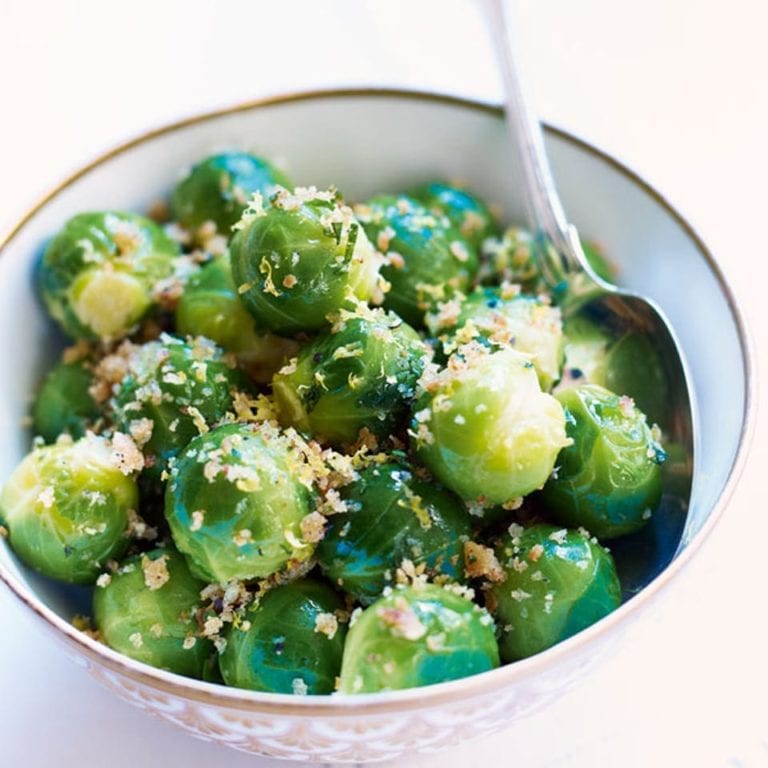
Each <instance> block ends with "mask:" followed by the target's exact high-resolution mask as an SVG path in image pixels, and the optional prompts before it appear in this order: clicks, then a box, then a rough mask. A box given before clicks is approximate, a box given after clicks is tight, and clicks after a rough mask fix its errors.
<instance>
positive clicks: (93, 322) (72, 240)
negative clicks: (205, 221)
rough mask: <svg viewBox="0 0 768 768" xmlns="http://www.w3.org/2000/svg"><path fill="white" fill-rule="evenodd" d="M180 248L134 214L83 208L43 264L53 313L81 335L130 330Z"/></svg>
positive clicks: (44, 291)
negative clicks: (87, 210)
mask: <svg viewBox="0 0 768 768" xmlns="http://www.w3.org/2000/svg"><path fill="white" fill-rule="evenodd" d="M178 252H179V249H178V246H177V245H176V243H175V242H174V241H173V240H171V239H170V238H169V237H168V236H167V235H166V234H165V233H164V232H163V230H162V229H161V228H160V227H158V226H157V224H155V223H154V222H153V221H150V220H149V219H146V218H144V217H143V216H138V215H136V214H134V213H122V212H117V211H110V212H104V213H81V214H78V215H77V216H74V217H73V218H71V219H70V220H69V221H68V222H67V223H66V224H65V225H64V227H63V228H62V230H61V231H60V232H59V233H58V234H57V235H56V237H54V238H53V240H51V242H50V243H49V244H48V246H47V247H46V249H45V251H44V252H43V256H42V258H41V260H40V263H39V265H38V282H39V286H40V292H41V295H42V298H43V301H44V302H45V306H46V307H47V309H48V312H49V313H50V315H51V317H52V318H53V319H54V320H56V322H57V323H58V324H59V325H60V326H61V328H62V329H63V330H64V332H65V333H67V334H68V335H69V336H71V337H73V338H76V339H88V340H101V341H110V340H112V339H119V338H121V337H123V336H125V335H127V334H128V333H129V332H130V331H131V330H132V329H133V328H134V327H135V326H136V324H137V323H138V322H139V321H140V320H141V319H142V318H143V317H144V316H145V315H146V314H147V312H148V311H149V309H150V308H151V307H152V306H153V303H154V298H153V289H154V287H155V285H156V284H157V283H158V281H160V280H162V279H164V278H168V277H170V276H171V275H172V274H173V271H174V263H175V262H174V259H175V257H176V256H177V255H178Z"/></svg>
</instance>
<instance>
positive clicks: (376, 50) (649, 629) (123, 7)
mask: <svg viewBox="0 0 768 768" xmlns="http://www.w3.org/2000/svg"><path fill="white" fill-rule="evenodd" d="M519 5H520V10H521V15H522V17H523V19H524V20H525V23H526V27H525V30H526V31H525V38H524V48H525V50H526V58H527V61H528V66H529V68H530V78H531V80H532V84H533V87H534V89H535V91H536V94H537V103H538V108H539V112H540V114H542V115H543V116H544V117H545V118H546V119H548V120H550V121H552V122H554V123H556V124H559V125H561V126H563V127H565V128H568V129H570V130H572V131H574V132H576V133H578V134H580V135H582V136H584V137H585V138H587V139H589V140H591V141H592V142H594V143H596V144H597V145H599V146H601V147H603V148H604V149H606V150H608V151H609V152H611V153H613V154H615V155H617V156H619V157H620V158H622V159H623V160H625V161H626V162H627V163H628V164H629V165H630V166H631V167H633V168H634V169H635V170H637V171H639V172H640V173H641V174H642V175H644V176H645V177H646V178H647V179H648V180H649V181H651V182H652V183H653V184H654V185H655V186H656V187H657V188H658V189H660V190H662V191H663V192H664V194H665V195H666V196H667V197H668V199H669V200H671V201H672V202H673V204H675V205H676V206H678V208H679V209H680V210H681V211H682V212H683V213H685V214H686V215H687V216H688V217H689V219H690V220H691V222H692V223H693V224H694V225H695V226H696V227H697V228H698V230H699V231H700V233H701V234H702V235H703V237H704V239H705V241H706V242H707V243H708V244H709V245H710V247H711V249H712V250H713V252H714V253H715V254H716V255H717V257H718V259H719V260H720V263H721V265H722V267H723V269H724V271H725V273H726V275H727V276H728V278H729V280H730V281H731V283H732V285H733V287H734V288H735V291H736V294H737V296H738V297H739V298H740V299H741V301H742V302H743V307H744V309H745V311H746V314H747V317H748V319H749V320H750V324H751V328H752V331H753V336H754V339H755V348H756V349H757V350H758V352H759V353H762V352H764V351H765V349H766V342H767V341H768V301H766V291H765V278H766V277H768V270H766V266H765V264H766V260H767V259H768V252H766V249H767V246H766V237H765V236H764V235H763V229H762V227H763V226H764V224H765V222H766V219H767V218H768V215H767V214H766V207H767V205H768V195H767V194H766V192H765V179H766V177H767V176H768V150H767V149H766V147H767V146H768V143H767V142H768V99H767V98H766V86H765V80H766V75H767V74H768V46H767V45H766V44H765V38H764V35H765V30H766V29H767V28H768V11H766V10H765V8H766V5H765V3H763V2H761V0H730V2H728V3H724V2H714V0H645V2H643V3H630V2H616V1H615V0H580V2H573V0H548V2H543V1H542V0H520V2H519ZM309 62H311V64H310V63H309ZM336 84H347V85H370V84H380V85H384V84H389V85H404V86H411V87H422V88H434V89H438V90H442V91H452V92H458V93H461V94H465V95H474V96H480V97H484V98H497V97H498V96H499V93H500V90H499V85H498V81H497V79H496V77H495V74H494V70H493V66H492V61H491V57H490V54H489V53H488V52H487V50H485V48H484V38H483V28H482V26H481V24H480V21H479V19H478V17H477V15H476V11H475V9H474V7H473V5H472V3H471V0H356V1H355V0H349V1H345V2H342V0H330V1H329V0H326V2H322V3H321V2H312V1H310V2H298V1H293V0H283V1H282V2H280V3H277V2H260V3H257V2H253V0H251V2H247V0H230V2H227V3H225V2H213V0H208V1H206V0H185V2H178V1H175V2H162V3H161V2H148V1H147V0H134V1H133V2H131V3H124V2H121V3H117V2H105V1H104V0H101V1H97V0H88V1H84V0H77V1H74V0H73V2H69V3H54V2H52V1H51V0H49V2H43V1H41V0H34V1H32V0H26V2H20V1H14V0H0V96H1V97H2V101H0V104H2V111H1V112H0V139H1V140H0V169H2V174H1V175H0V179H1V180H2V181H0V231H2V230H6V229H7V228H8V227H9V226H10V225H11V224H12V223H13V222H14V221H15V219H16V218H18V217H19V216H20V215H21V214H22V213H23V212H24V211H25V210H26V208H27V207H28V206H29V205H30V204H31V203H32V202H33V201H34V200H35V199H36V198H37V197H38V196H40V195H41V194H42V193H43V192H44V191H46V190H47V189H48V188H49V187H50V186H52V183H54V182H56V181H58V180H59V179H61V178H62V177H63V176H64V175H65V174H66V173H67V172H68V171H70V170H71V169H73V168H74V167H76V166H77V165H78V164H80V163H81V162H83V161H84V160H87V159H89V158H91V157H93V156H94V155H95V154H97V153H98V152H100V151H102V150H104V149H106V148H108V147H110V146H112V145H114V144H116V143H117V142H119V141H121V140H123V139H125V138H128V137H130V136H131V135H132V134H134V133H136V132H139V131H142V130H144V129H146V128H148V127H152V126H156V125H159V124H161V123H163V122H165V121H168V120H172V119H175V118H177V117H179V116H182V115H188V114H191V113H194V112H195V111H196V110H199V109H207V108H211V107H215V106H223V105H228V104H231V103H234V102H237V101H240V100H245V99H251V98H255V97H258V96H261V95H267V94H272V93H278V92H282V91H295V90H299V89H304V88H312V87H317V86H332V85H336ZM712 354H717V350H716V349H713V350H712ZM6 364H7V363H0V367H3V366H5V365H6ZM762 422H763V424H762V425H761V424H758V428H757V431H756V438H755V442H754V447H753V450H752V455H751V459H750V462H749V463H748V465H747V468H746V471H745V473H744V476H743V479H742V481H741V484H740V486H739V488H738V490H737V492H736V494H735V496H734V498H733V501H732V504H731V506H730V508H729V510H728V512H727V514H726V515H725V517H724V519H723V520H722V522H721V524H720V525H719V526H718V527H717V529H716V530H715V533H714V534H713V536H712V537H711V539H710V540H709V541H708V542H707V543H706V545H705V547H704V548H703V550H702V551H701V553H700V556H699V557H698V558H697V560H696V561H695V562H694V563H693V564H692V565H691V567H690V568H689V569H688V570H687V571H686V572H685V574H684V577H683V579H682V580H681V583H680V584H679V585H678V586H677V587H676V588H675V590H674V591H673V593H672V594H670V595H669V596H668V598H667V599H666V600H665V601H664V602H663V603H662V604H661V605H659V606H658V607H657V608H656V609H655V611H654V612H653V613H652V614H651V615H650V616H649V618H648V621H647V622H646V624H645V625H644V627H643V628H642V629H640V630H638V631H637V632H636V633H633V634H632V635H631V637H630V638H629V639H628V640H627V644H626V646H625V647H623V648H622V649H621V650H620V651H619V653H618V654H617V655H616V656H615V657H613V658H612V659H610V660H608V661H607V662H606V663H605V664H604V665H603V666H602V667H601V668H600V669H599V670H598V671H597V672H595V673H594V674H593V675H592V676H591V677H590V678H589V679H588V680H587V681H586V682H585V684H583V685H582V686H580V687H579V688H578V689H576V690H574V691H572V692H571V693H569V694H567V695H566V696H565V697H564V698H563V699H562V700H560V701H559V702H557V703H556V704H555V705H553V706H551V707H550V708H549V709H547V710H546V711H543V712H540V713H538V714H536V715H534V716H532V717H530V718H528V719H527V720H526V721H524V722H523V723H520V724H519V725H517V726H515V727H513V728H512V729H510V730H508V731H507V732H504V733H500V734H499V735H497V736H496V737H494V738H492V739H488V740H487V741H485V742H483V743H479V744H467V745H465V746H463V747H461V748H458V749H454V750H453V751H451V752H450V753H448V754H444V755H440V756H435V757H429V758H413V759H410V760H401V761H399V763H398V765H401V766H427V767H428V766H438V765H439V766H441V767H442V768H452V767H453V766H465V765H467V764H473V765H480V764H485V765H494V764H495V765H516V766H533V767H534V768H539V767H544V766H547V767H548V768H549V767H551V766H576V767H577V768H580V767H582V766H614V765H616V766H618V765H621V766H624V767H627V768H632V767H633V766H679V765H686V766H688V765H691V766H734V767H738V766H750V767H751V766H766V765H768V663H766V650H767V649H768V626H767V624H768V620H766V615H768V613H767V612H766V600H765V584H766V581H768V577H767V573H768V571H767V569H766V559H767V558H766V542H768V509H766V501H765V499H766V496H765V483H764V477H765V467H766V466H767V465H768V450H767V445H768V438H767V437H766V429H765V423H764V422H765V419H764V418H763V419H762ZM0 627H2V631H0V766H3V768H5V767H6V766H7V768H16V767H17V766H19V767H21V766H23V768H43V767H45V768H49V767H50V766H61V768H69V767H70V766H101V765H108V766H110V767H111V768H122V766H132V767H133V766H142V768H160V767H161V766H162V768H166V767H167V766H168V765H184V766H185V767H186V768H195V767H196V766H211V765H224V766H227V767H228V768H230V767H231V768H237V767H238V766H249V767H250V768H265V767H266V766H272V765H285V763H276V762H275V761H268V760H262V759H259V758H256V757H250V756H247V755H242V754H238V753H235V752H231V751H229V750H227V749H224V748H221V747H217V746H214V745H211V744H206V743H204V742H201V741H197V740H195V739H193V738H191V737H189V736H187V735H186V734H184V733H182V732H181V731H178V730H176V729H175V728H173V727H172V726H170V725H166V724H164V723H160V722H158V721H155V720H153V719H151V718H149V717H148V716H147V715H145V714H143V713H142V712H139V711H138V710H135V709H133V708H132V707H130V706H129V705H127V704H123V703H122V702H120V701H118V700H117V699H115V698H114V697H113V696H112V695H111V694H108V693H106V692H105V691H104V690H102V689H101V688H100V687H99V686H98V685H97V684H96V683H95V682H93V681H92V680H91V679H90V678H89V677H88V676H87V674H86V673H85V672H83V671H82V670H80V669H79V668H77V667H76V666H75V665H73V664H71V663H70V662H69V661H68V660H66V659H65V658H64V657H63V656H62V655H61V654H60V653H59V649H58V648H57V646H56V644H55V643H54V642H53V641H52V640H50V639H49V638H48V637H46V636H44V635H42V634H40V633H39V631H38V629H37V628H36V627H35V626H33V625H32V623H31V622H30V621H29V620H28V619H27V618H26V617H25V616H24V615H23V613H22V612H21V611H20V610H19V609H18V607H17V606H16V605H15V604H14V602H13V601H12V599H11V597H10V595H9V594H8V593H7V592H6V591H3V590H0ZM169 760H171V761H172V762H169Z"/></svg>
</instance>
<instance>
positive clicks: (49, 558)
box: [0, 434, 138, 584]
mask: <svg viewBox="0 0 768 768" xmlns="http://www.w3.org/2000/svg"><path fill="white" fill-rule="evenodd" d="M137 501H138V490H137V488H136V482H135V481H134V480H133V478H131V477H129V476H127V475H125V474H123V472H122V471H121V469H120V466H119V461H118V460H117V458H116V456H115V452H114V450H113V446H112V445H110V443H109V442H108V441H107V440H106V439H104V438H103V437H96V436H95V435H92V434H89V435H87V436H86V437H84V438H82V439H80V440H78V441H77V442H71V441H67V440H62V441H60V442H58V443H56V444H55V445H49V446H44V447H42V448H36V449H35V450H33V451H32V452H31V453H30V454H28V455H27V456H26V457H25V458H24V459H23V460H22V461H21V463H20V464H19V465H18V466H17V467H16V469H15V470H14V471H13V473H12V474H11V476H10V477H9V478H8V481H7V482H6V484H5V486H4V487H3V490H2V494H0V517H2V518H4V520H5V525H6V527H7V528H8V532H9V538H10V542H11V546H12V547H13V550H14V551H15V552H16V554H17V555H18V556H19V557H20V558H21V559H22V560H23V561H24V562H25V563H26V564H27V565H29V566H30V567H32V568H34V569H35V570H36V571H40V573H43V574H45V575H46V576H51V577H53V578H55V579H59V580H61V581H66V582H69V583H75V584H89V583H92V582H93V581H95V580H96V577H97V576H98V575H99V572H100V571H101V570H102V568H103V567H104V565H105V563H106V562H107V561H108V560H111V559H114V558H119V557H120V556H121V555H122V554H123V552H125V550H126V549H127V547H128V544H129V539H128V535H127V531H128V523H129V519H130V516H131V513H132V512H135V510H136V505H137Z"/></svg>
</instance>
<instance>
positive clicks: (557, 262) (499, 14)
mask: <svg viewBox="0 0 768 768" xmlns="http://www.w3.org/2000/svg"><path fill="white" fill-rule="evenodd" d="M482 2H483V6H484V11H485V20H486V25H487V27H488V32H489V34H490V36H491V39H492V41H493V47H494V50H495V53H496V59H497V63H498V67H499V71H500V73H501V79H502V85H503V87H504V95H505V101H506V110H505V114H506V118H507V124H508V126H509V130H510V133H511V135H512V145H513V146H514V147H515V148H516V150H517V155H518V160H519V163H520V167H521V169H522V173H523V180H524V182H525V192H526V195H525V201H526V208H527V214H528V223H529V225H530V227H531V229H532V230H533V231H534V232H535V233H536V234H538V235H544V237H545V238H546V240H547V241H548V242H549V243H551V244H552V245H553V246H554V248H543V249H540V250H541V251H542V252H543V255H544V257H543V258H542V259H541V260H540V267H541V269H542V273H543V275H544V278H545V280H546V281H547V283H549V285H550V287H553V288H554V287H557V286H560V285H562V284H563V282H565V281H566V280H567V279H568V277H569V275H572V274H574V273H578V272H583V271H584V268H583V264H584V256H583V251H582V248H581V243H580V241H579V236H578V233H577V232H576V228H575V227H574V226H573V225H572V224H569V223H568V220H567V218H566V216H565V211H564V210H563V206H562V204H561V202H560V197H559V195H558V194H557V189H556V187H555V182H554V179H553V178H552V171H551V169H550V167H549V161H548V159H547V154H546V151H545V149H544V138H543V135H542V131H541V125H540V123H539V121H538V119H537V118H536V117H535V116H534V114H533V112H532V111H531V108H530V106H529V103H528V100H527V98H526V94H525V88H524V86H523V80H522V77H521V75H520V69H519V66H518V63H517V60H516V54H515V50H514V43H513V39H512V34H511V32H510V23H509V22H510V20H509V15H510V14H509V13H508V9H507V7H506V6H507V0H482ZM587 271H589V270H587Z"/></svg>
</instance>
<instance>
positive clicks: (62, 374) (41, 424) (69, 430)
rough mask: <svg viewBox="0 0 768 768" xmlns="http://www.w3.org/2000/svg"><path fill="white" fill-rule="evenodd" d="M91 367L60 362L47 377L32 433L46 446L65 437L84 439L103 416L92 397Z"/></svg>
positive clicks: (36, 406)
mask: <svg viewBox="0 0 768 768" xmlns="http://www.w3.org/2000/svg"><path fill="white" fill-rule="evenodd" d="M92 384H93V372H92V370H91V364H90V363H89V362H88V361H87V360H77V361H75V362H71V363H67V362H62V363H59V364H58V365H57V366H56V367H55V368H54V369H53V370H51V371H50V373H49V374H48V375H47V376H46V377H45V380H44V381H43V383H42V386H41V387H40V391H39V392H38V393H37V397H36V398H35V402H34V405H33V407H32V430H33V432H34V433H35V435H39V436H40V437H42V438H43V440H45V442H46V443H53V442H55V441H56V439H57V438H58V437H59V436H60V435H63V434H68V435H70V436H71V437H73V438H74V439H78V438H80V437H84V436H85V433H86V431H87V430H88V429H90V428H91V427H92V426H93V424H94V423H95V422H96V421H97V420H98V418H99V416H101V408H100V407H99V405H98V403H97V402H96V401H95V400H94V399H93V397H91V394H90V392H89V389H90V387H91V385H92Z"/></svg>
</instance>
